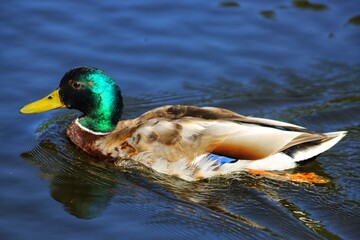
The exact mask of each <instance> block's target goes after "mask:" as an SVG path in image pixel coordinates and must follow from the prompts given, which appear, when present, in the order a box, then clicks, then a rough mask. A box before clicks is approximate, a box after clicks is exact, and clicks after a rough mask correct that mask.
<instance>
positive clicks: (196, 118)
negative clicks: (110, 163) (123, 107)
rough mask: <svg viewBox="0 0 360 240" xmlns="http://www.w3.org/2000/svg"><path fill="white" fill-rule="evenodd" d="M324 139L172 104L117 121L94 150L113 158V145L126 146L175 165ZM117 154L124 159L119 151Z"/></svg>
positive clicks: (257, 155) (252, 155) (256, 155)
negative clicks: (183, 160) (208, 155)
mask: <svg viewBox="0 0 360 240" xmlns="http://www.w3.org/2000/svg"><path fill="white" fill-rule="evenodd" d="M125 126H126V127H125ZM324 138H325V136H324V135H322V134H317V133H311V132H307V131H305V130H303V129H302V128H301V127H299V126H296V125H293V124H288V123H283V122H279V121H274V120H268V119H261V118H253V117H245V116H242V115H239V114H236V113H234V112H231V111H228V110H225V109H220V108H213V107H202V108H201V107H192V106H181V105H175V106H164V107H160V108H157V109H154V110H152V111H149V112H147V113H145V114H143V115H142V116H140V117H139V118H137V119H134V120H126V121H122V122H119V124H118V127H117V129H116V131H114V133H113V134H111V135H110V136H109V137H108V139H107V140H105V141H103V142H102V146H100V148H101V149H108V152H112V153H113V154H114V152H116V151H114V150H115V148H114V146H115V145H117V146H119V145H120V146H125V147H127V148H128V149H127V150H126V152H127V153H130V152H132V151H133V152H134V153H141V152H152V158H154V159H155V158H159V157H162V158H165V159H166V160H167V161H177V160H178V158H179V156H181V158H186V159H188V161H192V160H193V159H194V158H195V157H196V156H199V155H201V154H204V153H210V152H212V153H215V154H218V155H223V156H227V157H232V158H236V159H246V160H257V159H262V158H265V157H267V156H269V155H272V154H275V153H276V152H279V151H281V150H284V149H286V147H291V146H293V145H294V144H298V143H304V142H307V141H314V140H319V139H320V140H321V139H324ZM116 142H117V143H116ZM124 142H126V144H125V145H124ZM118 149H119V147H118ZM120 152H121V149H120ZM119 156H122V157H123V156H124V149H123V152H122V153H119Z"/></svg>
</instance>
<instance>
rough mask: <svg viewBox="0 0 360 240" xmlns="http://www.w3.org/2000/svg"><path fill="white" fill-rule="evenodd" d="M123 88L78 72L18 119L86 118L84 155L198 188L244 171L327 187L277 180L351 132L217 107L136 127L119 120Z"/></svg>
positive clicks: (178, 108) (170, 112)
mask: <svg viewBox="0 0 360 240" xmlns="http://www.w3.org/2000/svg"><path fill="white" fill-rule="evenodd" d="M123 106H124V104H123V99H122V95H121V91H120V88H119V86H118V85H117V84H116V83H115V82H114V81H113V80H112V78H110V77H109V76H108V75H107V74H106V73H104V72H103V71H101V70H99V69H97V68H94V67H78V68H74V69H72V70H70V71H68V72H67V73H65V75H64V77H63V78H62V79H61V82H60V85H59V87H58V88H57V89H56V90H55V91H54V92H52V93H50V94H49V95H48V96H46V97H45V98H43V99H40V100H38V101H35V102H33V103H30V104H28V105H26V106H24V107H23V108H21V110H20V112H21V113H24V114H33V113H40V112H44V111H48V110H51V109H57V108H65V107H66V108H71V109H77V110H79V111H81V112H82V113H83V116H82V117H79V118H77V119H75V120H74V121H73V122H72V123H71V124H70V125H69V126H68V127H67V132H66V133H67V136H68V137H69V139H70V140H71V141H72V142H73V143H74V144H75V145H76V146H77V147H78V148H80V149H81V150H83V151H85V152H86V153H88V154H90V155H93V156H96V157H101V158H104V159H107V160H109V161H111V162H113V163H114V164H115V165H121V162H123V161H135V162H137V163H141V164H144V165H145V166H147V167H150V168H152V169H153V170H155V171H157V172H160V173H164V174H168V175H174V176H177V177H179V178H181V179H184V180H187V181H195V180H199V179H203V178H210V177H213V176H218V175H225V174H229V173H233V172H237V171H241V170H246V171H249V172H251V173H255V174H263V175H266V176H269V177H279V178H285V179H291V180H294V181H305V182H324V181H325V180H323V179H322V178H321V177H319V176H317V175H315V174H313V173H307V174H289V173H283V174H279V173H272V172H268V171H274V170H280V171H281V170H286V169H291V168H294V167H296V166H297V164H298V163H301V162H303V161H306V160H309V159H312V158H314V157H316V156H317V155H319V154H320V153H322V152H324V151H326V150H328V149H329V148H331V147H332V146H334V145H335V144H336V143H337V142H338V141H340V139H342V138H343V137H344V136H345V134H346V132H345V131H340V132H330V133H316V132H312V131H309V130H306V129H305V128H303V127H301V126H297V125H294V124H291V123H285V122H281V121H276V120H270V119H264V118H257V117H249V116H243V115H240V114H237V113H235V112H232V111H229V110H226V109H221V108H216V107H195V106H184V105H171V106H170V105H169V106H163V107H158V108H156V109H153V110H151V111H148V112H146V113H144V114H143V115H141V116H140V117H138V118H135V119H128V120H120V119H121V115H122V110H123Z"/></svg>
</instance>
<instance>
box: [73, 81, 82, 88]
mask: <svg viewBox="0 0 360 240" xmlns="http://www.w3.org/2000/svg"><path fill="white" fill-rule="evenodd" d="M72 86H73V88H75V89H79V88H80V87H81V84H80V83H78V82H73V83H72Z"/></svg>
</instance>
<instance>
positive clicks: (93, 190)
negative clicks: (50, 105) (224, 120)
mask: <svg viewBox="0 0 360 240" xmlns="http://www.w3.org/2000/svg"><path fill="white" fill-rule="evenodd" d="M359 16H360V3H359V2H358V1H356V0H353V1H346V2H341V3H340V2H339V1H335V0H334V1H330V0H329V1H320V0H319V1H317V2H312V1H299V0H295V1H290V0H287V1H285V0H284V1H265V0H263V1H261V0H256V1H196V2H194V1H190V0H189V1H176V2H175V1H162V0H158V1H151V2H150V1H141V0H136V1H121V2H119V1H102V2H99V1H88V2H87V3H85V2H84V3H83V2H74V1H62V2H61V3H60V2H56V1H46V2H44V1H20V0H17V1H11V2H9V3H7V4H3V5H2V7H1V8H0V20H1V21H0V36H1V37H0V39H1V40H0V41H1V45H0V48H1V51H0V67H1V73H2V75H1V83H2V87H1V88H0V91H1V94H0V106H1V118H0V121H1V122H0V130H1V131H0V137H1V147H0V158H1V163H2V168H1V169H0V179H1V181H0V192H1V197H0V201H1V204H0V208H1V213H2V218H1V219H0V237H1V239H29V238H31V239H49V238H50V237H51V239H283V238H285V239H359V237H360V230H359V227H360V224H359V222H360V217H359V215H360V210H359V201H360V187H359V186H360V184H359V183H360V178H359V173H358V169H359V166H360V165H359V153H360V151H359V150H360V147H359V146H360V125H359V123H360V104H359V103H360V56H359V53H360V25H359ZM80 65H90V66H96V67H98V68H100V69H103V70H104V71H106V72H107V73H108V74H109V75H110V76H112V77H113V78H114V79H115V80H116V82H117V83H118V84H119V85H120V87H121V89H122V92H123V95H124V99H125V105H126V107H125V110H124V118H133V117H136V116H138V115H140V114H142V113H143V112H145V111H147V110H149V109H151V108H154V107H157V106H161V105H166V104H189V105H197V106H217V107H223V108H227V109H230V110H233V111H236V112H238V113H240V114H244V115H253V116H258V117H268V118H273V119H278V120H282V121H289V122H292V123H295V124H299V125H303V126H306V127H307V128H309V129H312V130H315V131H320V132H330V131H340V130H346V131H348V132H349V133H348V135H347V137H346V138H345V139H343V140H342V141H341V142H340V143H339V144H337V145H336V146H335V147H334V148H332V149H331V150H329V151H327V152H326V153H325V154H323V155H321V156H320V157H319V158H317V160H316V161H314V162H311V163H309V164H307V165H304V166H300V167H298V168H296V169H294V170H291V171H290V172H304V171H308V172H315V173H317V174H319V175H321V176H324V177H326V178H328V179H329V180H330V182H329V183H328V184H324V185H309V184H299V183H292V182H283V181H278V180H274V179H267V178H262V177H257V176H252V175H249V174H246V173H238V174H233V175H231V176H226V177H221V178H213V179H210V180H204V181H200V182H194V183H190V182H185V181H182V180H179V179H176V178H173V177H168V176H164V175H161V174H157V173H154V172H152V171H150V170H149V169H146V168H144V167H139V168H137V169H133V168H121V169H120V168H114V167H112V166H110V165H107V164H105V163H102V162H101V161H99V160H97V159H94V158H92V157H90V156H87V155H86V154H84V153H82V152H80V151H79V150H78V149H76V148H75V147H74V146H73V145H72V144H71V143H69V141H68V140H67V138H66V137H65V128H66V125H67V124H68V123H69V122H70V121H71V120H72V119H73V118H75V117H76V116H78V115H79V113H78V112H76V111H73V110H66V109H63V110H57V111H53V112H48V113H44V114H41V115H29V116H24V115H20V114H19V113H18V110H19V108H20V107H22V106H23V105H24V104H26V103H28V102H30V101H33V100H35V99H37V98H40V97H43V96H45V95H46V94H48V93H50V92H51V91H52V90H54V89H55V88H56V87H57V86H58V83H59V81H60V79H61V77H62V75H63V74H64V72H65V71H67V70H68V69H70V68H73V67H75V66H80Z"/></svg>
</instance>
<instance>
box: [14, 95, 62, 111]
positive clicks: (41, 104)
mask: <svg viewBox="0 0 360 240" xmlns="http://www.w3.org/2000/svg"><path fill="white" fill-rule="evenodd" d="M64 107H66V106H65V104H63V103H62V102H61V100H60V96H59V89H56V90H55V91H53V92H52V93H50V94H49V95H47V96H46V97H44V98H43V99H40V100H38V101H35V102H32V103H29V104H27V105H25V106H24V107H23V108H21V109H20V113H23V114H33V113H41V112H45V111H49V110H52V109H56V108H64Z"/></svg>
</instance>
